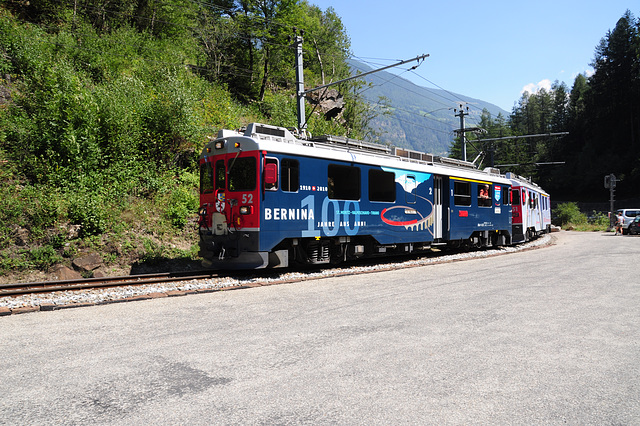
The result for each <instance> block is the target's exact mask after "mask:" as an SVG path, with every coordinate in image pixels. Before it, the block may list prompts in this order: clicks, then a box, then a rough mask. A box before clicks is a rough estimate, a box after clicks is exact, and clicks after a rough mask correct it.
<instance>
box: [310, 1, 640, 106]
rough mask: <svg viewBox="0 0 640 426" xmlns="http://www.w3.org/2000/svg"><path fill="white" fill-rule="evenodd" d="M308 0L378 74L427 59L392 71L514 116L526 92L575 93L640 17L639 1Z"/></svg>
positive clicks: (420, 83) (357, 56)
mask: <svg viewBox="0 0 640 426" xmlns="http://www.w3.org/2000/svg"><path fill="white" fill-rule="evenodd" d="M308 1H309V3H311V4H315V5H317V6H318V7H320V8H321V9H322V10H326V9H327V8H328V7H332V8H333V9H334V10H335V12H336V13H337V14H338V16H340V18H341V19H342V23H343V24H344V26H345V28H346V30H347V33H348V35H349V37H350V39H351V49H352V52H353V55H354V57H355V58H356V59H361V60H366V61H367V62H368V63H369V64H370V65H371V66H372V67H374V68H377V67H381V66H385V65H389V64H391V63H393V62H396V61H399V60H403V59H409V58H413V57H416V56H418V55H421V54H423V53H427V54H429V55H430V57H429V58H427V59H426V60H425V62H424V63H423V64H422V65H420V67H419V68H418V69H416V70H415V71H413V72H403V70H404V69H406V68H407V67H398V68H395V69H391V70H388V71H390V72H394V73H396V74H401V75H402V77H404V78H407V79H409V80H411V81H413V82H414V83H416V84H418V85H420V86H425V87H431V88H438V86H439V88H443V89H446V90H448V91H451V92H455V93H460V94H463V95H466V96H471V97H473V98H477V99H482V100H484V101H487V102H490V103H493V104H495V105H497V106H499V107H501V108H503V109H504V110H506V111H507V112H511V110H512V108H513V106H514V103H515V102H517V101H518V100H519V99H520V97H521V95H522V93H523V90H529V91H530V92H533V91H535V90H537V88H539V87H545V88H549V87H550V86H551V83H552V82H554V81H555V80H558V81H561V82H562V81H564V82H565V83H566V84H567V86H568V87H569V89H571V86H572V85H573V81H574V79H575V77H576V75H578V74H579V73H585V72H586V73H589V72H590V71H592V70H591V68H590V66H589V64H590V63H591V62H592V60H593V58H594V53H595V48H596V46H597V45H598V44H599V42H600V40H601V39H602V38H603V37H604V36H605V35H606V33H607V31H609V30H612V29H613V28H614V27H615V25H616V22H617V21H618V19H620V18H621V17H622V15H623V14H624V13H625V11H626V10H627V9H628V10H630V11H631V13H633V15H634V16H636V17H637V16H638V15H639V14H640V5H639V4H638V3H637V0H634V1H629V0H627V1H621V0H597V1H596V0H582V1H575V0H555V1H549V0H538V1H530V0H510V1H497V0H496V1H494V0H485V1H478V0H475V1H469V0H459V1H428V0H426V1H425V0H395V1H389V0H308ZM381 59H385V60H381ZM425 79H426V80H429V81H426V80H425ZM432 83H433V84H432ZM434 84H435V85H434ZM452 106H455V105H452Z"/></svg>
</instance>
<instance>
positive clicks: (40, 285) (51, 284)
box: [0, 271, 223, 297]
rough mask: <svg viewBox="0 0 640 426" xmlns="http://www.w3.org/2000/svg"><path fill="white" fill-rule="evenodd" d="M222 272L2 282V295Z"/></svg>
mask: <svg viewBox="0 0 640 426" xmlns="http://www.w3.org/2000/svg"><path fill="white" fill-rule="evenodd" d="M222 274H223V273H221V271H198V272H180V273H170V272H167V273H156V274H143V275H126V276H119V277H103V278H86V279H76V280H60V281H40V282H30V283H16V284H0V297H2V296H20V295H26V294H33V293H49V292H54V291H67V290H86V289H94V288H105V287H120V286H134V285H146V284H157V283H167V282H173V281H185V280H197V279H206V278H219V277H220V276H221V275H222Z"/></svg>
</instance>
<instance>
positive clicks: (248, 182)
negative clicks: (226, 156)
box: [227, 157, 256, 191]
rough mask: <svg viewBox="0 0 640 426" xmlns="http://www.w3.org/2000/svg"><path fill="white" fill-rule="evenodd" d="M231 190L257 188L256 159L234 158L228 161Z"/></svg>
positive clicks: (251, 189)
mask: <svg viewBox="0 0 640 426" xmlns="http://www.w3.org/2000/svg"><path fill="white" fill-rule="evenodd" d="M227 167H229V171H228V175H229V191H253V190H254V189H256V159H255V158H254V157H244V158H233V159H231V160H229V161H228V163H227Z"/></svg>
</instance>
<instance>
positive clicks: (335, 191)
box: [327, 164, 360, 200]
mask: <svg viewBox="0 0 640 426" xmlns="http://www.w3.org/2000/svg"><path fill="white" fill-rule="evenodd" d="M327 174H328V179H327V192H328V195H329V198H331V199H338V200H359V199H360V168H359V167H351V166H340V165H337V164H329V169H328V173H327Z"/></svg>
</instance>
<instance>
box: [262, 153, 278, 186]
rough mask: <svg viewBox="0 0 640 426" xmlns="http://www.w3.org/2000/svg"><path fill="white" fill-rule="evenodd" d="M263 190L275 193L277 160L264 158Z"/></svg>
mask: <svg viewBox="0 0 640 426" xmlns="http://www.w3.org/2000/svg"><path fill="white" fill-rule="evenodd" d="M264 189H266V190H267V191H275V190H277V189H278V159H277V158H266V159H265V170H264Z"/></svg>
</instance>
